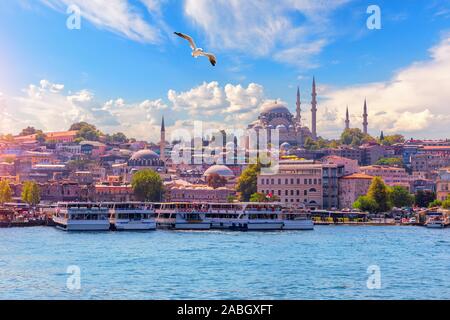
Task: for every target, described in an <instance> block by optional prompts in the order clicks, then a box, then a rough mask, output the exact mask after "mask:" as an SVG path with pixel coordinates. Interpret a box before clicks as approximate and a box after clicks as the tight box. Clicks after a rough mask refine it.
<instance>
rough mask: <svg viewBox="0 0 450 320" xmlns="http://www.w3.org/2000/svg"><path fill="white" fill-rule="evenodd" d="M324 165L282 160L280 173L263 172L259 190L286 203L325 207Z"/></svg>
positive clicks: (258, 181) (258, 183) (308, 206)
mask: <svg viewBox="0 0 450 320" xmlns="http://www.w3.org/2000/svg"><path fill="white" fill-rule="evenodd" d="M322 180H323V166H322V165H321V164H314V163H312V162H308V161H292V162H285V163H283V162H281V163H280V166H279V170H278V173H276V174H264V173H261V174H260V175H258V178H257V189H258V192H260V193H263V194H272V195H274V196H277V197H278V198H279V199H280V201H281V202H282V203H284V204H286V205H291V206H297V207H307V208H311V209H321V208H322V207H323V185H322Z"/></svg>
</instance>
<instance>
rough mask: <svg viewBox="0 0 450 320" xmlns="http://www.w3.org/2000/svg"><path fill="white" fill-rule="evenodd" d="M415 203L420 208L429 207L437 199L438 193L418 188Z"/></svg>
mask: <svg viewBox="0 0 450 320" xmlns="http://www.w3.org/2000/svg"><path fill="white" fill-rule="evenodd" d="M414 199H415V205H416V206H418V207H420V208H427V207H428V206H429V205H430V203H432V202H433V201H434V200H436V193H434V192H432V191H423V190H418V191H417V192H416V194H415V197H414Z"/></svg>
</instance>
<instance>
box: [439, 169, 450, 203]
mask: <svg viewBox="0 0 450 320" xmlns="http://www.w3.org/2000/svg"><path fill="white" fill-rule="evenodd" d="M436 193H437V194H436V196H437V199H438V200H441V201H444V200H446V199H447V197H448V196H449V195H450V168H446V169H441V170H440V171H439V173H438V178H437V180H436Z"/></svg>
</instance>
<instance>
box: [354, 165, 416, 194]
mask: <svg viewBox="0 0 450 320" xmlns="http://www.w3.org/2000/svg"><path fill="white" fill-rule="evenodd" d="M360 171H361V173H364V174H367V175H369V176H373V177H381V178H382V179H383V181H384V183H386V185H388V186H390V187H393V186H401V187H405V188H406V189H408V190H411V182H412V177H411V176H410V175H408V173H407V172H406V170H405V169H403V168H397V167H390V166H366V167H361V168H360Z"/></svg>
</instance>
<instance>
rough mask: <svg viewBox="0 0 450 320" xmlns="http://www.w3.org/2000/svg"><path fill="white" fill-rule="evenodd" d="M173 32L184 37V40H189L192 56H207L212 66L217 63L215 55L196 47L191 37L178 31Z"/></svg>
mask: <svg viewBox="0 0 450 320" xmlns="http://www.w3.org/2000/svg"><path fill="white" fill-rule="evenodd" d="M174 33H175V34H176V35H177V36H179V37H181V38H183V39H185V40H187V41H188V42H189V45H190V46H191V49H192V56H193V57H194V58H198V57H200V56H204V57H207V58H208V59H209V62H211V64H212V65H213V66H215V65H216V63H217V59H216V56H215V55H213V54H212V53H207V52H204V51H203V49H202V48H197V46H196V44H195V42H194V39H192V37H190V36H188V35H187V34H184V33H180V32H174Z"/></svg>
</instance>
